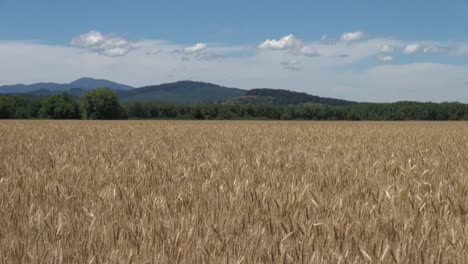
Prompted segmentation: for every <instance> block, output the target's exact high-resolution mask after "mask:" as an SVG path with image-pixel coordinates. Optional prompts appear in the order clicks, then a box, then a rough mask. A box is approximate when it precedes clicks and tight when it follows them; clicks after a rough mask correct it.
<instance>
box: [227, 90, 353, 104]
mask: <svg viewBox="0 0 468 264" xmlns="http://www.w3.org/2000/svg"><path fill="white" fill-rule="evenodd" d="M230 102H231V103H250V104H255V103H262V104H274V105H298V104H324V105H333V106H345V105H352V104H356V103H357V102H353V101H348V100H343V99H336V98H328V97H320V96H316V95H310V94H307V93H301V92H294V91H289V90H281V89H266V88H263V89H252V90H249V91H248V92H247V93H246V94H245V95H244V96H240V97H236V98H232V99H231V100H230Z"/></svg>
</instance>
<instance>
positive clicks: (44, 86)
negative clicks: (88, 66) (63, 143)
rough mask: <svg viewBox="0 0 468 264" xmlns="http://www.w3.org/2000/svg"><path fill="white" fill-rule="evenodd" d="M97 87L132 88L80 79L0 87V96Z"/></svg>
mask: <svg viewBox="0 0 468 264" xmlns="http://www.w3.org/2000/svg"><path fill="white" fill-rule="evenodd" d="M98 87H109V88H111V89H113V90H115V91H125V90H131V89H133V87H131V86H128V85H124V84H120V83H116V82H111V81H108V80H102V79H93V78H81V79H78V80H76V81H73V82H71V83H51V82H42V83H34V84H29V85H26V84H15V85H4V86H0V94H27V93H31V95H35V94H38V93H40V94H48V95H50V94H56V93H61V92H73V89H75V91H76V89H81V90H91V89H94V88H98Z"/></svg>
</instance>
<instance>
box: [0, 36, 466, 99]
mask: <svg viewBox="0 0 468 264" xmlns="http://www.w3.org/2000/svg"><path fill="white" fill-rule="evenodd" d="M90 33H93V34H90ZM90 33H87V34H83V35H82V36H80V38H78V37H77V38H75V39H74V41H73V42H74V44H73V46H55V45H47V44H42V43H38V42H34V43H31V42H29V43H28V42H5V41H3V42H2V41H0V72H2V74H1V75H0V84H14V83H34V82H41V81H53V82H62V83H65V82H70V81H71V80H74V79H77V78H80V77H82V76H89V77H95V78H103V79H109V80H113V81H117V82H121V83H126V84H129V85H132V86H135V87H139V86H145V85H152V84H158V83H164V82H173V81H177V80H183V79H193V80H202V81H208V82H214V83H219V84H221V85H226V86H230V87H239V88H249V87H272V88H284V87H290V86H291V85H292V84H294V89H296V90H298V91H304V92H309V93H312V94H317V95H321V96H326V97H340V98H345V99H350V100H358V101H393V100H423V101H427V100H433V101H453V100H459V101H464V102H467V101H466V100H467V99H466V98H467V86H466V84H465V82H466V81H467V77H466V76H468V67H466V66H459V67H458V66H455V65H449V64H427V63H426V64H421V63H419V64H417V63H414V62H415V61H417V59H419V56H418V57H414V58H411V57H409V58H408V60H410V62H405V61H402V62H401V63H398V64H396V63H391V62H392V61H394V60H395V59H396V58H395V57H394V56H393V54H392V53H390V52H385V51H386V49H385V48H384V49H383V47H384V46H385V45H388V46H390V47H394V49H395V50H396V49H402V52H404V49H407V51H410V52H413V53H414V52H419V53H421V56H425V55H424V54H429V53H434V52H436V51H441V50H443V49H441V47H442V48H443V47H450V51H449V52H447V53H446V54H447V55H448V56H466V55H468V44H467V43H451V42H437V41H423V40H420V41H415V42H408V41H406V40H396V39H390V38H365V39H364V40H362V41H356V42H353V44H352V45H350V43H349V42H345V41H341V40H339V38H338V37H337V38H336V39H335V41H334V42H333V43H328V42H324V41H321V40H320V36H318V37H317V39H316V40H311V41H306V40H304V41H303V40H300V39H297V38H296V37H294V35H288V36H285V37H283V38H280V39H276V40H267V41H265V42H264V43H262V44H260V45H258V47H256V46H252V45H249V44H246V45H239V46H226V45H211V44H210V45H207V46H206V47H204V46H203V43H201V44H202V45H193V46H185V45H182V44H179V43H171V42H167V41H161V40H145V41H132V42H129V41H126V40H125V42H126V43H127V44H128V46H130V51H131V52H130V51H128V52H127V53H126V56H123V55H120V56H115V55H114V54H115V53H104V50H105V48H106V47H108V46H109V45H104V44H103V43H105V42H106V41H107V39H121V38H119V37H115V36H106V35H103V34H100V33H98V32H90ZM107 42H109V41H107ZM114 42H115V41H114ZM110 43H113V42H112V41H110ZM411 43H415V44H416V45H417V47H416V48H413V49H412V48H411V47H407V46H406V45H407V44H411ZM204 45H206V44H204ZM120 46H124V47H125V45H120ZM260 46H262V47H260ZM76 47H79V48H83V49H86V50H90V51H92V52H77V49H76ZM259 48H260V49H259ZM100 54H101V55H100ZM120 54H122V53H120ZM102 55H105V56H102ZM110 55H111V56H113V57H114V58H112V59H111V58H109V57H107V56H110ZM398 55H399V54H398ZM441 56H442V55H441ZM220 57H222V59H216V58H220ZM309 57H314V58H309ZM427 57H428V58H430V59H431V60H433V62H434V63H436V62H437V57H438V56H427ZM368 59H374V60H378V61H382V62H386V63H378V66H376V67H374V66H372V64H370V65H369V64H367V63H362V62H366V61H367V60H368ZM411 60H414V61H413V62H411ZM445 61H448V60H445ZM411 63H413V64H411ZM129 69H133V70H132V74H128V73H129ZM441 87H442V88H443V89H442V88H441Z"/></svg>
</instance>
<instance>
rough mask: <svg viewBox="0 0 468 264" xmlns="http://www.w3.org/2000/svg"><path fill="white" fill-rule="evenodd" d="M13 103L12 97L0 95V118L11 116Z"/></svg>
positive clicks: (13, 111)
mask: <svg viewBox="0 0 468 264" xmlns="http://www.w3.org/2000/svg"><path fill="white" fill-rule="evenodd" d="M14 114H15V103H14V101H13V98H12V97H9V96H0V119H8V118H13V115H14Z"/></svg>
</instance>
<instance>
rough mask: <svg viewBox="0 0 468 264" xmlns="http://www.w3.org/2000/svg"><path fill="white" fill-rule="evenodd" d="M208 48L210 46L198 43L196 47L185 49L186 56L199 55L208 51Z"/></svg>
mask: <svg viewBox="0 0 468 264" xmlns="http://www.w3.org/2000/svg"><path fill="white" fill-rule="evenodd" d="M207 47H208V45H206V44H205V43H197V44H195V45H194V46H190V47H186V48H184V50H183V51H184V53H185V54H193V53H198V52H200V51H202V50H204V49H206V48H207Z"/></svg>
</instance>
